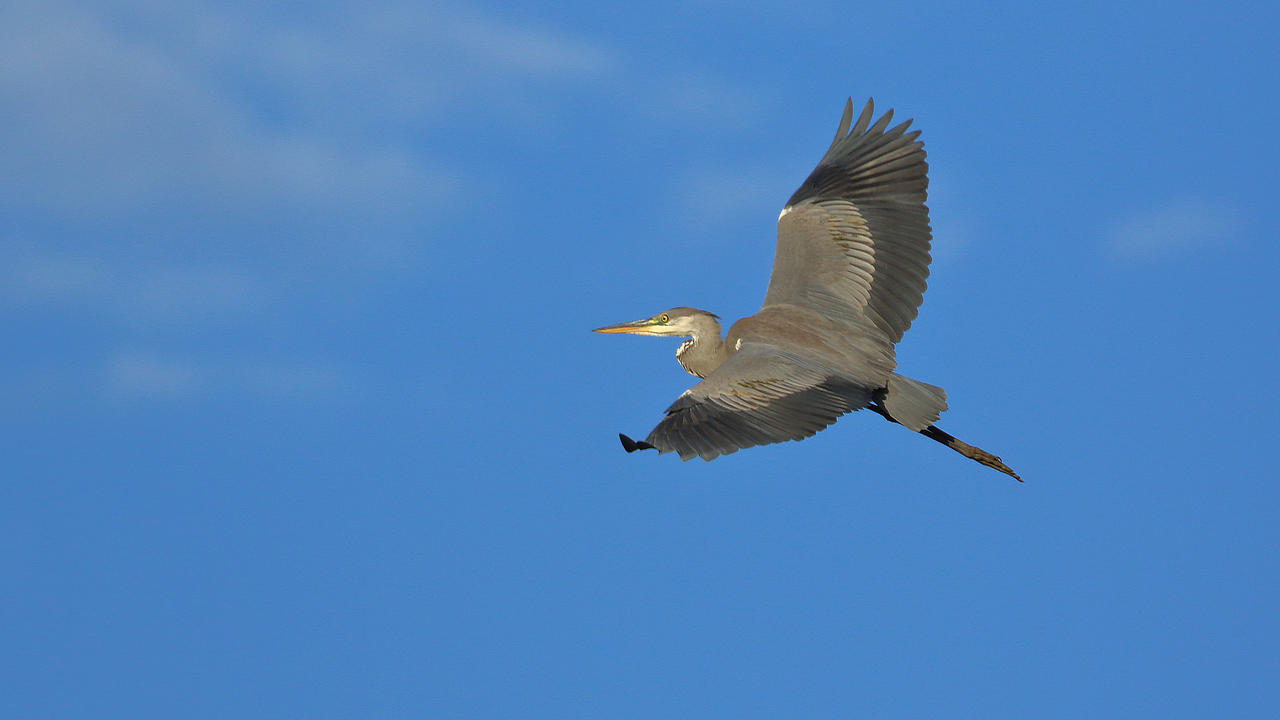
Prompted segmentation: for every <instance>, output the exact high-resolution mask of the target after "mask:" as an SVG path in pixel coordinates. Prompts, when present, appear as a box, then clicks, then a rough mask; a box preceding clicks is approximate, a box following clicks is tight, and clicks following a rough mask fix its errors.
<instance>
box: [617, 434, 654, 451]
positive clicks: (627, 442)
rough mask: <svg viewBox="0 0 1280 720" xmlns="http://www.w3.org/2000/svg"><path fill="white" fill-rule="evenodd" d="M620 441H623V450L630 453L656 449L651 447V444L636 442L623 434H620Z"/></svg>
mask: <svg viewBox="0 0 1280 720" xmlns="http://www.w3.org/2000/svg"><path fill="white" fill-rule="evenodd" d="M618 439H619V440H621V441H622V449H623V450H626V451H627V452H629V453H633V452H635V451H637V450H653V449H654V448H653V446H652V445H650V444H649V443H647V442H645V441H643V440H641V441H639V442H636V441H635V440H632V439H631V438H629V437H627V436H626V435H623V434H622V433H618Z"/></svg>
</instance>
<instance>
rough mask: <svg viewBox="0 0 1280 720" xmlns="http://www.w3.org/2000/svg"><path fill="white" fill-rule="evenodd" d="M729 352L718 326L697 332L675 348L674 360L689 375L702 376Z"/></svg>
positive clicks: (721, 361) (708, 373) (717, 365)
mask: <svg viewBox="0 0 1280 720" xmlns="http://www.w3.org/2000/svg"><path fill="white" fill-rule="evenodd" d="M728 356H729V354H728V353H727V352H726V351H725V344H724V340H723V339H721V337H720V328H718V327H717V328H716V329H715V331H714V334H713V333H712V332H697V333H694V334H693V335H692V336H690V337H689V339H688V340H685V341H684V342H682V343H680V347H678V348H676V361H677V362H679V363H680V366H681V367H683V368H684V369H685V371H686V372H688V373H689V374H690V375H693V376H694V377H700V378H704V377H706V376H708V375H710V374H711V371H713V370H715V369H716V368H718V367H720V364H721V363H723V362H724V361H725V358H727V357H728Z"/></svg>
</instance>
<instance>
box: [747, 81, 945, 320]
mask: <svg viewBox="0 0 1280 720" xmlns="http://www.w3.org/2000/svg"><path fill="white" fill-rule="evenodd" d="M852 117H853V102H852V101H851V100H850V101H848V102H846V104H845V109H844V116H843V117H842V118H841V120H840V126H839V128H838V129H837V130H836V138H835V140H834V141H833V142H832V143H831V147H830V148H829V149H828V150H827V153H826V155H824V156H823V157H822V160H821V161H819V162H818V166H817V167H816V168H814V170H813V172H812V173H810V174H809V178H808V179H807V180H805V181H804V184H803V185H801V186H800V189H798V190H796V192H795V194H793V195H792V196H791V199H790V200H788V201H787V204H786V207H784V208H783V210H782V214H781V215H779V216H778V247H777V251H776V254H775V256H774V260H773V274H772V275H771V276H770V278H769V290H768V293H767V294H766V295H765V300H764V305H765V307H768V306H770V305H783V304H792V305H801V306H805V307H810V308H813V309H814V310H817V311H819V312H822V313H824V314H827V315H831V316H834V317H850V316H860V317H865V319H867V320H868V321H870V323H871V324H872V325H874V326H875V327H876V328H877V329H879V330H880V331H882V332H883V333H884V334H885V336H886V337H887V338H888V340H889V342H891V343H896V342H898V341H899V340H901V339H902V334H903V333H904V332H906V330H907V328H908V327H910V326H911V322H912V321H913V320H915V317H916V313H917V312H918V310H919V307H920V302H921V300H922V299H923V296H924V289H925V279H926V278H927V277H928V276H929V238H930V231H929V209H928V208H927V207H926V206H925V197H926V191H927V188H928V184H929V179H928V175H927V173H928V170H929V166H928V164H927V163H926V162H925V153H924V144H923V143H921V142H920V141H919V140H917V139H916V138H917V137H919V135H920V131H919V130H915V131H912V132H906V129H907V126H909V125H910V124H911V121H910V120H908V121H907V122H904V123H902V124H900V125H897V126H895V127H893V128H890V129H887V130H886V128H888V126H889V121H890V120H891V119H892V118H893V111H892V110H890V111H889V112H887V113H885V114H884V115H883V116H881V118H880V119H879V120H877V121H876V122H875V124H874V125H871V124H870V123H871V117H872V103H871V101H870V100H868V101H867V104H866V106H865V107H864V108H863V109H862V114H861V115H860V116H859V117H858V121H857V122H856V123H855V124H854V125H853V129H852V130H850V129H849V122H850V120H851V119H852Z"/></svg>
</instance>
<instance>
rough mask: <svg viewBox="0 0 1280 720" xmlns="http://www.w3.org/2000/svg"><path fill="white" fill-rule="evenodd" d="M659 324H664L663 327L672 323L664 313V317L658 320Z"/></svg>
mask: <svg viewBox="0 0 1280 720" xmlns="http://www.w3.org/2000/svg"><path fill="white" fill-rule="evenodd" d="M658 322H660V323H662V324H663V325H666V324H667V323H669V322H671V317H670V316H668V315H667V314H666V313H662V317H660V318H658Z"/></svg>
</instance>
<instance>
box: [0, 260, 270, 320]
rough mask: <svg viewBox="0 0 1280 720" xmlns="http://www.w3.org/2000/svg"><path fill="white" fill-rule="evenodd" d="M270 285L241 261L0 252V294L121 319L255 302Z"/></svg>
mask: <svg viewBox="0 0 1280 720" xmlns="http://www.w3.org/2000/svg"><path fill="white" fill-rule="evenodd" d="M272 296H273V291H272V286H271V285H269V284H268V283H267V282H265V281H264V280H262V279H261V278H259V277H257V276H256V275H254V274H252V273H251V272H249V271H246V270H244V269H242V268H235V267H231V266H221V267H220V266H217V265H213V264H209V263H188V264H176V263H172V262H166V261H160V262H157V261H154V260H146V261H139V262H134V263H130V262H127V261H124V260H122V259H121V258H119V257H116V258H111V257H106V256H104V255H101V254H91V253H78V254H74V253H65V252H64V253H56V252H40V251H33V250H27V251H26V252H11V253H5V254H0V299H4V300H6V301H7V302H8V303H9V304H12V305H15V306H21V307H24V308H26V309H28V310H42V309H67V308H72V309H75V308H89V309H92V311H93V312H94V313H98V314H101V315H105V316H107V317H110V318H113V319H115V320H118V321H124V322H127V323H139V322H140V323H147V324H151V323H156V322H162V323H163V322H173V323H179V322H181V323H190V322H193V321H199V320H204V319H219V318H226V317H234V316H238V315H243V314H245V313H249V312H252V311H254V310H258V309H260V308H261V307H262V306H263V305H264V304H265V303H266V302H268V301H269V300H270V299H271V298H272Z"/></svg>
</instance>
